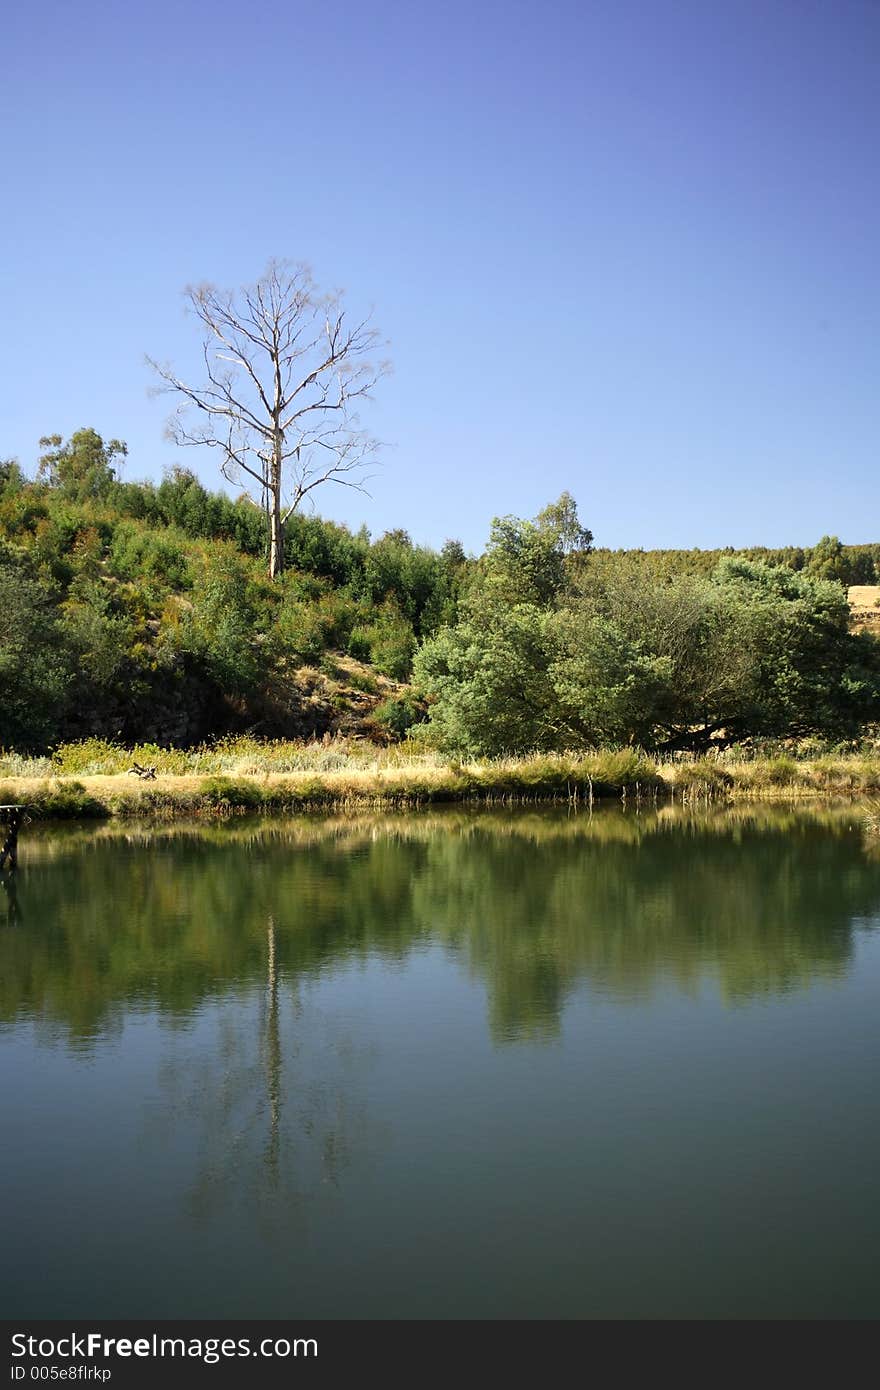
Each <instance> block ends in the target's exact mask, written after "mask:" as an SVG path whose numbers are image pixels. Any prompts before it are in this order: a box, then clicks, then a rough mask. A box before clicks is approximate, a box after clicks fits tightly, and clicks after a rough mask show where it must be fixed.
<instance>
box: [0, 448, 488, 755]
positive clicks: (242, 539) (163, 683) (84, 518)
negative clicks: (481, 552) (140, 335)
mask: <svg viewBox="0 0 880 1390" xmlns="http://www.w3.org/2000/svg"><path fill="white" fill-rule="evenodd" d="M41 443H42V445H43V446H44V448H45V450H46V452H45V453H44V455H43V457H42V458H41V460H40V463H39V467H38V469H37V473H36V478H35V480H33V481H31V480H29V479H28V478H27V477H26V476H25V473H24V471H23V470H22V469H21V468H20V467H19V465H18V464H17V463H15V462H8V463H5V464H2V465H0V721H2V722H0V746H4V747H7V748H10V747H12V748H19V749H39V748H44V747H46V746H48V745H50V744H51V743H53V742H56V741H58V740H62V739H75V738H83V737H88V736H90V735H102V736H105V737H111V738H118V739H121V740H123V741H127V742H134V741H137V740H147V741H155V742H159V743H177V744H190V743H193V742H196V741H198V740H201V739H204V738H207V737H210V736H211V735H214V734H218V733H221V732H225V731H227V730H230V729H238V728H257V729H259V730H260V732H262V733H264V734H276V733H279V734H291V733H293V734H295V733H297V732H315V731H316V725H315V720H314V718H313V717H311V716H310V711H309V710H308V709H306V708H305V706H306V704H307V700H306V699H305V697H304V694H303V689H302V686H301V684H299V683H298V682H297V679H296V677H297V673H298V672H301V671H302V669H303V668H304V667H305V666H307V665H308V664H309V663H313V664H314V663H319V662H320V661H321V660H322V659H323V658H325V655H326V653H328V652H329V651H334V652H339V653H350V654H351V655H352V656H353V657H356V658H357V659H358V660H360V661H364V662H369V663H371V664H372V665H373V666H374V667H375V668H376V670H377V671H379V672H381V673H384V674H385V675H387V676H388V677H390V678H392V679H393V680H396V681H404V680H406V679H407V678H408V676H409V674H410V668H411V662H412V656H413V652H414V651H415V648H416V645H417V643H418V641H419V640H421V639H422V638H423V637H425V636H428V635H430V634H431V633H432V632H434V631H435V630H436V629H437V628H438V627H439V626H440V624H442V623H443V622H448V621H450V620H452V619H454V616H455V611H456V597H457V592H458V587H459V584H460V582H461V576H462V574H463V572H464V568H465V563H464V555H463V552H462V550H461V547H460V546H459V545H457V543H455V542H453V543H450V544H449V545H448V546H446V547H445V548H444V550H443V552H442V553H440V554H437V553H435V552H434V551H432V550H428V549H426V548H424V547H421V546H417V545H413V543H412V541H411V540H410V538H409V536H408V535H407V534H406V533H405V532H404V531H394V532H391V533H389V534H388V535H385V536H383V537H381V538H380V539H379V540H377V541H375V542H371V540H370V537H369V535H368V534H367V533H366V532H365V531H362V532H360V533H358V534H357V535H353V534H351V532H350V531H348V530H347V529H346V528H345V527H344V526H337V525H334V524H333V523H332V522H328V521H323V520H322V519H321V518H319V517H314V516H306V515H297V516H294V517H292V518H291V520H290V523H289V525H288V528H287V536H286V545H287V555H286V563H287V569H286V573H285V574H284V576H283V579H281V580H280V581H279V582H277V583H272V582H270V581H269V580H268V579H267V578H266V575H265V564H264V552H265V526H264V519H263V517H262V516H261V513H260V511H259V509H258V508H256V507H254V506H253V505H252V504H251V503H250V502H249V501H247V500H244V499H241V500H238V501H233V500H231V499H230V498H229V497H227V496H225V495H223V494H221V493H211V492H209V491H207V490H206V489H205V488H204V487H203V486H202V485H201V483H199V481H198V480H197V478H196V477H195V476H194V475H193V474H192V473H189V472H187V471H185V470H182V469H175V470H172V471H171V472H170V473H169V474H168V476H166V478H165V479H164V480H163V482H162V483H160V484H159V485H157V486H156V485H153V484H151V483H127V482H122V481H121V480H120V479H119V477H118V476H117V471H116V465H117V462H118V460H119V459H120V458H122V457H124V455H125V452H126V451H125V446H124V445H123V444H121V443H120V442H119V441H117V440H113V441H111V442H110V443H105V442H104V440H103V439H102V438H101V436H100V435H99V434H97V433H96V432H95V431H94V430H80V431H78V432H77V433H76V434H74V435H73V437H72V438H71V439H70V440H69V441H68V442H67V443H63V442H62V440H61V439H60V437H59V436H50V437H47V438H46V439H44V440H42V441H41ZM311 714H312V715H313V712H311ZM310 717H311V722H310ZM411 718H412V715H410V719H411ZM386 723H387V724H388V727H389V728H390V730H391V732H394V731H395V729H397V728H399V726H400V725H401V723H406V715H405V713H404V712H403V711H402V708H397V707H395V708H393V709H392V710H391V711H390V713H388V719H387V721H386ZM317 732H321V729H320V727H317Z"/></svg>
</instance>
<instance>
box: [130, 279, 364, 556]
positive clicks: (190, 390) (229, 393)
mask: <svg viewBox="0 0 880 1390" xmlns="http://www.w3.org/2000/svg"><path fill="white" fill-rule="evenodd" d="M184 293H185V296H186V299H187V302H188V305H189V309H190V312H191V313H192V314H193V315H194V316H195V318H196V319H197V320H198V322H199V323H200V325H201V328H202V356H203V362H204V370H205V382H204V384H203V385H200V386H194V385H191V384H190V383H189V382H188V381H186V380H184V379H183V378H182V377H179V376H177V374H176V373H175V372H174V371H173V370H172V369H171V368H170V367H166V366H161V365H160V364H159V363H157V362H155V361H154V360H152V359H150V358H148V359H147V361H148V362H149V364H150V366H151V367H152V369H153V371H154V372H155V373H156V375H157V377H158V378H159V383H160V384H159V385H157V387H156V388H155V389H156V390H157V391H167V392H171V393H174V394H176V395H178V396H179V397H181V398H182V401H181V405H180V407H179V408H178V410H177V411H176V412H175V415H174V416H173V417H172V421H171V422H170V423H169V433H170V434H171V437H172V438H174V439H175V440H176V441H177V442H178V443H179V444H181V445H185V446H195V445H203V446H205V447H208V448H214V449H217V450H219V452H220V455H221V462H220V467H221V471H222V472H223V474H224V476H225V477H227V478H230V479H234V480H235V481H240V477H241V475H244V476H245V477H249V478H251V479H253V480H254V482H255V483H257V484H258V485H259V490H260V498H261V500H260V503H259V504H257V505H260V506H262V507H264V508H265V510H266V512H267V517H268V524H269V533H270V534H269V552H270V560H269V569H270V574H272V575H273V576H274V575H277V574H279V573H280V572H281V569H282V567H283V550H284V525H285V523H286V522H287V521H288V520H289V518H290V516H291V515H292V514H293V512H295V511H296V509H297V507H298V506H299V505H300V503H301V502H302V501H303V499H304V498H305V497H307V496H308V497H310V496H311V494H312V492H313V491H314V490H315V489H317V488H319V487H321V486H322V485H323V484H324V483H337V484H340V485H341V486H344V487H352V488H355V489H357V490H359V491H363V490H364V487H363V483H364V481H365V479H364V478H363V476H362V470H363V469H364V468H366V467H368V466H369V465H370V464H371V463H372V462H374V461H375V455H376V453H377V451H378V448H379V445H378V443H377V442H376V441H375V440H372V439H370V438H368V437H367V436H366V435H364V434H362V433H361V432H360V431H358V430H357V429H356V428H355V427H356V425H357V417H356V416H355V414H354V411H353V407H354V406H355V404H356V403H357V402H358V401H360V400H365V399H368V398H369V397H370V394H371V392H372V390H373V388H374V387H375V385H376V382H377V381H378V380H379V378H380V377H381V376H383V375H384V374H385V373H386V371H387V370H388V367H387V364H386V363H384V362H380V363H378V364H376V363H373V362H372V361H370V360H368V359H369V358H370V356H371V355H372V354H373V353H374V351H375V350H376V349H377V347H378V345H379V335H378V333H377V332H376V330H375V329H374V328H373V327H372V326H371V322H370V319H369V318H365V319H361V320H359V321H357V322H356V323H355V324H354V325H353V326H349V324H348V322H347V320H346V314H345V310H344V308H343V305H342V296H341V294H339V293H338V292H335V293H332V294H321V293H320V292H319V291H318V289H317V287H316V286H315V283H314V281H313V279H312V275H311V272H310V270H309V269H308V267H307V266H305V265H302V264H299V265H291V264H290V263H288V262H285V261H271V262H270V263H269V265H268V267H267V269H266V271H265V273H264V274H263V275H262V276H261V278H260V279H259V280H258V281H257V282H256V284H255V285H251V286H248V287H246V288H245V289H243V290H241V291H240V293H239V294H238V295H236V294H235V293H234V292H232V291H230V290H219V289H217V288H216V287H215V286H213V285H197V286H189V287H188V288H187V289H186V290H185V291H184ZM188 410H194V411H195V412H196V416H197V419H198V420H199V421H200V423H199V424H198V425H190V424H188V423H186V420H185V413H186V412H187V411H188ZM250 500H251V501H254V500H255V499H254V498H251V499H250Z"/></svg>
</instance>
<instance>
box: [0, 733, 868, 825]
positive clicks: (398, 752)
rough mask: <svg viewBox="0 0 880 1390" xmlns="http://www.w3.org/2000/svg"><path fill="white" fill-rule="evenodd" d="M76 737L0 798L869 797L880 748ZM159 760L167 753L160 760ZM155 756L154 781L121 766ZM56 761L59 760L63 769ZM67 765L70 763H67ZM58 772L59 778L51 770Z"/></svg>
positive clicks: (202, 808) (421, 801)
mask: <svg viewBox="0 0 880 1390" xmlns="http://www.w3.org/2000/svg"><path fill="white" fill-rule="evenodd" d="M153 752H154V750H151V749H144V748H140V749H134V750H126V749H122V748H118V747H115V746H113V745H102V744H97V743H96V742H95V741H91V742H90V743H89V744H75V745H69V746H68V748H66V749H64V750H60V753H61V758H60V759H59V758H58V756H57V755H56V759H55V762H54V765H53V764H52V763H49V764H48V765H47V760H45V759H34V760H30V761H28V760H14V759H6V760H4V762H3V763H0V775H2V774H3V773H4V772H5V774H6V775H5V776H3V778H2V785H0V801H4V802H19V803H22V804H25V805H28V806H30V807H32V808H33V814H34V815H35V816H39V817H41V818H45V819H77V818H100V817H109V816H122V817H162V818H169V819H170V818H174V817H179V816H193V815H195V816H218V815H219V816H226V815H231V814H234V813H238V812H243V811H252V812H256V811H259V812H265V813H268V814H272V815H284V814H290V813H297V812H300V811H312V810H321V811H333V810H342V809H378V808H383V807H384V808H395V807H396V808H400V809H407V808H412V807H419V806H428V805H434V804H440V803H444V802H462V803H475V802H482V803H488V804H492V803H498V804H504V805H515V804H523V805H524V804H528V803H531V802H538V801H546V802H557V803H566V804H570V805H574V806H582V805H589V804H591V803H592V802H593V801H594V800H595V801H598V800H601V799H609V798H619V799H621V800H623V801H625V802H629V803H630V804H631V803H632V802H633V801H635V802H636V803H645V802H647V801H648V800H651V801H665V800H669V801H672V802H673V803H677V804H683V805H700V804H705V803H709V802H713V803H720V802H730V801H736V800H787V801H790V800H795V799H797V800H802V799H805V798H810V797H817V798H818V797H828V796H846V797H864V796H871V795H876V794H878V793H880V753H876V752H871V751H869V752H866V753H863V754H855V753H852V754H846V755H839V756H838V755H825V756H821V757H819V756H813V757H799V758H795V757H792V756H789V755H788V754H779V755H777V756H768V757H751V758H744V757H743V756H741V755H738V754H736V753H735V752H733V751H731V752H730V753H729V754H727V755H723V754H722V755H718V756H714V757H711V758H691V759H686V758H681V757H677V758H676V759H675V760H674V761H673V760H670V761H666V762H660V761H657V760H655V759H651V758H649V757H646V756H645V755H644V754H643V753H641V752H639V751H638V750H635V749H621V750H611V751H606V752H597V753H590V754H585V753H559V754H533V755H530V756H524V757H521V758H495V759H483V760H467V761H462V760H458V759H452V760H450V759H444V758H443V757H442V756H441V755H439V754H437V753H436V752H430V751H425V750H419V749H417V748H414V747H412V746H410V745H407V744H405V743H404V744H401V745H396V746H391V747H388V748H384V749H383V748H377V747H376V746H375V745H374V744H371V743H369V742H367V741H365V740H344V739H339V740H335V741H332V742H330V743H327V744H324V743H292V742H291V743H288V742H285V743H259V742H257V741H256V740H254V739H248V740H241V739H239V740H233V741H230V742H227V743H224V744H218V745H216V746H214V747H213V748H210V749H195V750H192V751H181V750H176V749H167V750H161V749H159V750H155V755H154V756H151V754H153ZM159 755H161V757H160V756H159ZM133 757H136V758H137V760H138V761H139V762H142V763H144V762H153V763H155V764H156V766H157V768H158V775H157V777H156V779H155V780H154V781H139V780H138V779H137V778H134V777H132V776H129V775H127V774H126V773H125V772H124V771H122V769H123V768H124V767H127V766H129V765H130V763H131V761H132V758H133ZM59 762H60V764H61V765H60V766H59ZM66 763H67V764H69V763H72V764H73V766H74V769H75V770H68V767H67V766H65V764H66ZM50 768H52V769H53V772H54V775H48V776H47V772H48V771H49V769H50Z"/></svg>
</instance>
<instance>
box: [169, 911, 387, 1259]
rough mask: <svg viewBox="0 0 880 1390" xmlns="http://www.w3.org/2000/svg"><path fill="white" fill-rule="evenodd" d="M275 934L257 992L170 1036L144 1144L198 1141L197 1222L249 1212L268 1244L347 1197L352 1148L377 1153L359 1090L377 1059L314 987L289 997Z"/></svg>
mask: <svg viewBox="0 0 880 1390" xmlns="http://www.w3.org/2000/svg"><path fill="white" fill-rule="evenodd" d="M278 933H279V928H278V925H277V923H276V919H275V917H274V915H270V916H269V918H268V921H267V926H266V936H265V942H266V946H265V978H264V981H263V984H262V987H261V988H260V989H259V990H258V991H257V990H255V989H253V988H252V989H249V990H248V991H247V992H246V993H245V994H242V993H237V994H234V995H232V996H226V997H224V998H223V999H220V1000H217V1001H215V1002H214V1003H213V1004H211V1005H210V1006H209V1007H208V1008H207V1009H205V1010H204V1012H203V1016H202V1018H201V1019H200V1020H199V1024H198V1027H197V1028H196V1029H195V1030H190V1029H177V1030H174V1031H173V1032H171V1033H170V1034H169V1042H170V1047H171V1055H170V1056H169V1057H168V1059H167V1060H166V1061H165V1062H164V1063H163V1065H162V1067H161V1069H160V1077H159V1081H160V1088H161V1092H162V1097H163V1104H162V1110H161V1113H159V1114H158V1115H154V1116H153V1117H152V1120H151V1123H150V1124H149V1126H148V1131H147V1134H146V1141H147V1142H148V1143H151V1144H161V1145H162V1146H163V1147H164V1146H165V1145H170V1144H173V1143H174V1142H175V1137H177V1138H178V1139H179V1138H180V1136H181V1134H185V1135H188V1136H189V1137H190V1139H191V1141H192V1147H193V1150H194V1154H193V1162H194V1167H195V1174H194V1179H193V1182H192V1184H191V1186H190V1188H189V1197H188V1209H189V1212H190V1215H191V1216H192V1217H193V1219H195V1220H197V1221H199V1222H210V1221H211V1220H212V1219H214V1218H215V1217H216V1216H217V1215H219V1214H220V1213H221V1212H224V1213H228V1211H229V1208H230V1207H231V1206H236V1205H238V1206H243V1207H245V1208H247V1209H248V1211H249V1212H250V1213H251V1215H252V1216H254V1217H256V1219H257V1220H258V1222H259V1223H260V1227H261V1229H262V1232H263V1234H264V1235H265V1236H276V1235H279V1234H280V1233H281V1232H282V1231H285V1230H286V1231H288V1232H289V1230H290V1228H291V1226H293V1227H295V1228H298V1227H299V1226H300V1224H301V1223H302V1222H303V1220H304V1219H305V1215H306V1213H307V1212H308V1210H309V1209H310V1208H312V1207H314V1206H315V1204H316V1203H317V1202H323V1201H326V1200H328V1199H330V1198H331V1197H332V1192H333V1190H335V1189H338V1188H339V1187H340V1186H341V1182H342V1179H343V1177H344V1173H345V1170H346V1168H347V1166H348V1163H349V1158H350V1154H351V1152H352V1150H353V1148H354V1147H355V1146H356V1145H357V1146H359V1147H362V1146H367V1147H369V1146H370V1136H369V1133H368V1127H367V1121H366V1116H365V1111H364V1108H363V1107H362V1105H361V1103H360V1101H359V1099H358V1091H359V1090H360V1087H359V1086H358V1084H357V1079H358V1078H357V1073H358V1072H359V1070H360V1064H361V1062H362V1061H363V1060H364V1059H365V1057H366V1056H367V1055H368V1054H367V1053H366V1052H365V1050H364V1048H363V1047H362V1046H356V1045H355V1044H354V1041H353V1039H352V1038H351V1037H350V1036H349V1033H348V1029H347V1026H346V1025H342V1026H340V1023H339V1021H338V1020H337V1019H336V1018H334V1017H333V1016H330V1015H328V1014H327V1013H325V1012H323V1011H322V1010H321V1009H320V1008H319V1007H317V1006H316V1005H314V1004H313V1003H312V1001H311V999H310V991H309V988H308V985H307V984H306V985H303V983H302V982H296V981H294V982H293V983H292V984H290V986H289V987H287V985H288V982H287V980H286V979H285V975H284V972H283V970H282V969H281V968H280V965H279V956H280V951H279V942H278ZM209 1015H212V1017H211V1018H210V1022H209V1018H208V1016H209ZM207 1026H210V1027H211V1029H212V1031H213V1033H214V1037H213V1039H212V1045H210V1046H206V1042H205V1038H204V1030H205V1028H206V1027H207Z"/></svg>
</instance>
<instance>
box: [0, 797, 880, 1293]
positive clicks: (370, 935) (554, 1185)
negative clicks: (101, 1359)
mask: <svg viewBox="0 0 880 1390" xmlns="http://www.w3.org/2000/svg"><path fill="white" fill-rule="evenodd" d="M12 893H13V896H12V897H10V894H9V891H7V893H6V895H5V896H2V895H0V1096H2V1119H3V1137H2V1144H0V1194H2V1198H0V1202H2V1229H3V1238H2V1247H0V1314H2V1315H4V1316H6V1317H13V1316H24V1317H34V1316H42V1317H70V1318H84V1317H92V1318H93V1317H96V1316H103V1317H105V1318H110V1317H140V1318H156V1317H188V1316H193V1317H201V1316H205V1317H236V1316H261V1317H270V1318H271V1317H304V1318H305V1317H337V1316H338V1317H364V1318H377V1317H378V1318H406V1317H429V1318H446V1317H493V1318H508V1317H516V1318H546V1317H562V1318H594V1317H751V1316H757V1317H814V1318H815V1317H819V1318H821V1317H843V1316H853V1317H876V1316H877V1315H878V1314H880V1275H878V1255H877V1252H878V1250H880V1200H878V1193H877V1187H878V1173H880V1105H878V1095H877V1070H878V1062H880V932H878V931H877V929H876V928H877V924H878V921H880V842H878V841H877V840H876V839H875V838H874V837H872V835H871V834H870V833H868V832H867V831H866V829H865V826H864V818H863V816H862V815H861V814H860V812H859V811H858V809H857V808H854V809H852V810H845V811H838V812H833V813H832V812H828V813H826V814H810V815H807V814H802V815H794V814H789V813H784V814H775V813H771V812H756V813H750V812H736V811H734V812H728V813H717V814H715V815H712V816H709V815H707V816H705V817H702V818H700V817H685V818H677V817H676V816H675V815H672V814H670V813H661V814H660V815H659V817H658V816H656V815H653V814H648V815H636V814H634V813H629V814H627V815H622V814H620V813H619V812H616V811H604V810H603V811H601V812H599V813H597V814H596V815H595V816H593V817H592V819H590V818H589V817H587V816H586V815H581V816H577V817H572V816H566V815H564V814H558V813H554V812H547V813H546V814H544V813H541V814H523V815H516V814H508V815H503V816H499V815H493V814H488V813H474V814H471V815H464V814H460V813H455V812H453V813H449V814H447V815H431V816H424V817H419V816H411V817H409V818H400V819H396V820H389V819H370V818H362V819H351V820H347V821H337V822H326V821H324V822H322V821H301V822H298V823H289V824H283V825H269V826H267V825H248V824H245V823H238V824H236V825H234V826H230V827H222V826H221V827H218V828H215V829H213V830H210V831H205V832H199V831H197V830H195V829H184V830H176V831H168V830H162V831H157V832H156V833H145V832H139V831H132V832H130V833H129V834H127V835H121V834H119V833H118V832H117V833H108V832H107V831H106V830H105V831H101V830H98V831H94V830H92V831H89V830H79V831H61V830H58V831H52V832H44V833H42V834H39V833H37V832H36V830H34V829H31V830H29V831H28V832H27V833H26V835H25V838H24V843H23V846H22V854H21V868H20V870H19V874H18V878H17V883H16V884H15V887H14V889H13V890H12Z"/></svg>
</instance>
